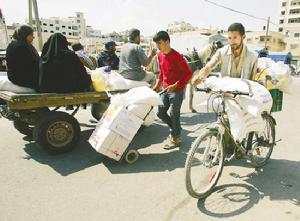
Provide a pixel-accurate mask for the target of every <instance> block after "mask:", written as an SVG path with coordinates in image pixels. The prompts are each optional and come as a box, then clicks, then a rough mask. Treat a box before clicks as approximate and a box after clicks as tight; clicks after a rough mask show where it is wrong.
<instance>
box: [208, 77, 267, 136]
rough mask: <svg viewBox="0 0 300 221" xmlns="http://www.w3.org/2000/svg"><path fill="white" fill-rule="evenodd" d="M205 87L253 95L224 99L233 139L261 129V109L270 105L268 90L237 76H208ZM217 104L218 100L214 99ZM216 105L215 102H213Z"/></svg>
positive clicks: (265, 108)
mask: <svg viewBox="0 0 300 221" xmlns="http://www.w3.org/2000/svg"><path fill="white" fill-rule="evenodd" d="M205 87H208V88H211V89H212V90H213V91H219V90H222V91H240V92H245V93H250V94H251V93H252V94H253V96H251V97H250V96H237V97H235V98H234V100H230V99H226V100H225V106H226V112H227V115H228V119H229V123H230V129H231V133H232V135H233V137H234V139H235V140H239V141H241V140H242V139H243V138H244V137H245V136H246V134H247V133H248V132H250V131H256V130H260V129H261V125H262V118H261V113H262V112H263V111H267V112H269V111H270V110H271V107H272V101H273V100H272V97H271V95H270V92H269V91H268V90H267V89H266V88H265V87H264V86H262V85H260V84H259V83H257V82H254V81H250V80H245V79H239V78H227V77H226V78H209V79H207V80H206V81H205ZM216 102H217V104H219V103H218V102H220V101H216ZM214 105H216V104H214Z"/></svg>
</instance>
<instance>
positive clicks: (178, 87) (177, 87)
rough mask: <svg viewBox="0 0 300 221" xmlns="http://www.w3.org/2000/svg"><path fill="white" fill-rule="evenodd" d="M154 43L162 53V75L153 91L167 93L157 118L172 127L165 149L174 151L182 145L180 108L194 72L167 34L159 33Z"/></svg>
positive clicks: (160, 59)
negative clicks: (173, 46) (162, 90)
mask: <svg viewBox="0 0 300 221" xmlns="http://www.w3.org/2000/svg"><path fill="white" fill-rule="evenodd" d="M153 41H154V42H155V43H156V45H157V48H158V49H159V51H160V52H159V53H158V62H159V67H160V74H159V77H158V79H157V82H156V84H155V86H154V88H153V89H154V90H155V91H157V92H158V91H159V90H160V89H161V87H162V88H163V89H164V90H165V91H166V92H165V93H164V94H162V95H161V97H162V100H163V105H162V106H159V107H158V114H157V116H158V117H159V118H160V119H161V120H162V121H163V122H164V123H166V124H167V125H168V126H169V127H170V131H171V134H170V139H169V144H168V145H167V147H166V148H165V149H172V148H175V147H178V146H180V144H181V140H180V132H181V125H180V108H181V104H182V101H183V98H184V92H185V87H186V84H187V83H188V81H189V80H190V78H191V77H192V71H191V70H190V68H189V66H188V64H187V63H186V61H185V60H184V58H183V56H182V55H181V54H179V53H178V52H177V51H175V50H174V49H172V48H171V46H170V37H169V34H168V33H167V32H165V31H160V32H158V33H157V34H156V35H155V36H154V38H153ZM169 109H170V115H169V114H168V110H169Z"/></svg>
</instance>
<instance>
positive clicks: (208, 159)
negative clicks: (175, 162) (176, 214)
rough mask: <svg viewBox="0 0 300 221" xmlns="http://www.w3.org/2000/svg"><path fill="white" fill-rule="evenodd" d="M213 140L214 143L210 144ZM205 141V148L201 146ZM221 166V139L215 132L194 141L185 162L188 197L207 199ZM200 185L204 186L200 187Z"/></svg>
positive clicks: (215, 182) (222, 149) (216, 180)
mask: <svg viewBox="0 0 300 221" xmlns="http://www.w3.org/2000/svg"><path fill="white" fill-rule="evenodd" d="M214 140H215V143H212V141H214ZM206 141H209V142H208V143H207V144H208V146H206V147H205V146H203V145H205V142H206ZM214 144H215V145H214ZM197 155H199V157H197ZM204 158H205V160H203V159H204ZM195 163H196V164H195ZM223 166H224V146H223V141H222V137H221V135H220V133H219V132H218V131H217V130H210V131H207V132H206V133H204V135H202V136H200V137H198V138H197V139H196V141H195V142H194V144H193V146H192V148H191V149H190V151H189V153H188V156H187V159H186V162H185V185H186V189H187V192H188V193H189V195H190V196H192V197H194V198H198V199H202V198H205V197H207V196H208V195H209V194H210V193H211V192H212V191H213V188H214V187H215V185H216V184H217V182H218V180H219V178H220V176H221V174H222V170H223ZM195 178H196V179H197V180H196V179H195ZM202 184H204V185H203V186H201V185H202Z"/></svg>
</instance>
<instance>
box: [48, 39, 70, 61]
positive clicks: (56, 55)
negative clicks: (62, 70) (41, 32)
mask: <svg viewBox="0 0 300 221" xmlns="http://www.w3.org/2000/svg"><path fill="white" fill-rule="evenodd" d="M68 45H69V43H68V41H67V38H66V37H65V36H64V35H62V34H60V33H55V34H53V35H51V36H50V37H49V38H48V40H47V42H46V43H45V44H44V47H43V50H42V63H43V64H47V63H49V62H55V61H59V60H60V57H61V55H62V54H64V53H65V52H66V51H69V49H68Z"/></svg>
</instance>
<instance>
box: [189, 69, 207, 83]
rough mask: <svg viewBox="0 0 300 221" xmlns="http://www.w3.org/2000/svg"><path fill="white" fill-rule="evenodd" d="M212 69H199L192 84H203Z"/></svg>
mask: <svg viewBox="0 0 300 221" xmlns="http://www.w3.org/2000/svg"><path fill="white" fill-rule="evenodd" d="M210 71H211V70H210V68H208V67H204V68H202V69H201V70H200V71H199V73H198V74H196V75H195V76H194V77H193V79H192V84H193V85H197V84H201V83H202V82H203V81H204V80H205V79H206V77H207V76H208V75H209V73H210Z"/></svg>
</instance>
